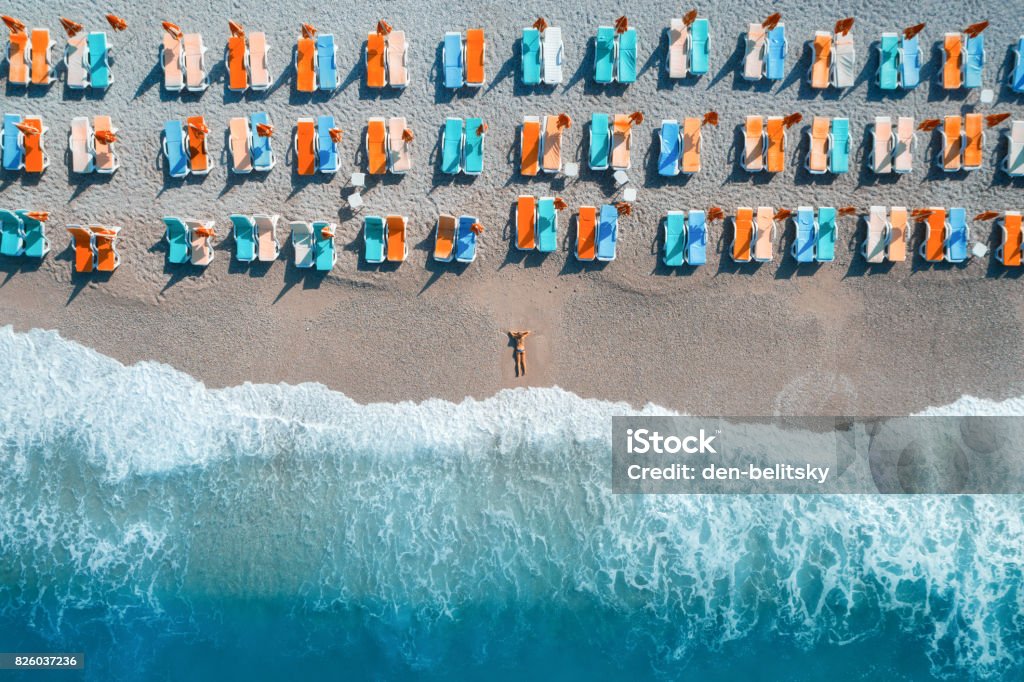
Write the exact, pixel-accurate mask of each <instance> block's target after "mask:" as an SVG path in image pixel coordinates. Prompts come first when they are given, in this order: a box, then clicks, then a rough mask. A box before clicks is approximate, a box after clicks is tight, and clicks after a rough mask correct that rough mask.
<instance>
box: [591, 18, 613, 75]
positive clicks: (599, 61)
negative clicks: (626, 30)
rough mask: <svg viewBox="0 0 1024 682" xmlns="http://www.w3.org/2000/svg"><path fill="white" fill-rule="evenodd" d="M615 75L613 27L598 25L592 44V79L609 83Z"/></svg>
mask: <svg viewBox="0 0 1024 682" xmlns="http://www.w3.org/2000/svg"><path fill="white" fill-rule="evenodd" d="M614 77H615V29H614V28H612V27H611V26H599V27H598V29H597V39H596V42H595V44H594V81H595V82H597V83H611V82H612V80H613V79H614Z"/></svg>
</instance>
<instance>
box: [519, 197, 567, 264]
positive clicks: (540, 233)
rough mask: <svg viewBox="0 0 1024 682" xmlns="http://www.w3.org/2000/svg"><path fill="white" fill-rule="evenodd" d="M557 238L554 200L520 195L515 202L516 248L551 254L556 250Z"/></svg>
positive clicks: (556, 214)
mask: <svg viewBox="0 0 1024 682" xmlns="http://www.w3.org/2000/svg"><path fill="white" fill-rule="evenodd" d="M557 236H558V210H557V209H556V208H555V198H554V197H541V198H540V199H538V198H537V197H534V196H530V195H526V194H521V195H520V196H519V199H518V200H517V201H516V248H517V249H519V250H520V251H538V252H540V253H551V252H553V251H555V250H556V249H557V248H558V239H557Z"/></svg>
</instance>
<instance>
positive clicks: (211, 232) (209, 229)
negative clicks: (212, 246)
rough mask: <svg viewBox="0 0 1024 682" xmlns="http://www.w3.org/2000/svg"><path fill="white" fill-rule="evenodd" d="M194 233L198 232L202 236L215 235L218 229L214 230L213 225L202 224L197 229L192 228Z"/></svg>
mask: <svg viewBox="0 0 1024 682" xmlns="http://www.w3.org/2000/svg"><path fill="white" fill-rule="evenodd" d="M192 233H193V234H197V235H199V236H200V237H213V236H215V235H216V234H217V231H216V230H214V229H213V228H212V227H207V226H206V225H202V226H201V227H197V228H196V229H194V230H192Z"/></svg>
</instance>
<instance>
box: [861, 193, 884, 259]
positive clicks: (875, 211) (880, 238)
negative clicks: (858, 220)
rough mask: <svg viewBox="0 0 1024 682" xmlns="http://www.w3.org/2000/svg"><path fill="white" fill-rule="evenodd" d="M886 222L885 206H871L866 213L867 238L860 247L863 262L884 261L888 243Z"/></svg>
mask: <svg viewBox="0 0 1024 682" xmlns="http://www.w3.org/2000/svg"><path fill="white" fill-rule="evenodd" d="M888 232H889V230H888V221H887V220H886V218H885V206H872V207H871V209H870V210H869V211H868V218H867V238H866V239H865V240H864V243H863V244H862V245H861V253H862V254H863V255H864V260H866V261H867V262H869V263H881V262H883V261H885V246H886V242H887V241H888Z"/></svg>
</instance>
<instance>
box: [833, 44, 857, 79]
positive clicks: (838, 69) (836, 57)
mask: <svg viewBox="0 0 1024 682" xmlns="http://www.w3.org/2000/svg"><path fill="white" fill-rule="evenodd" d="M832 45H833V47H832V60H833V61H832V85H834V86H835V87H837V88H849V87H852V86H853V83H854V80H856V78H857V73H856V71H857V50H856V48H855V47H854V44H853V36H852V35H849V34H847V35H836V37H835V40H834V41H833V43H832Z"/></svg>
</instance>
